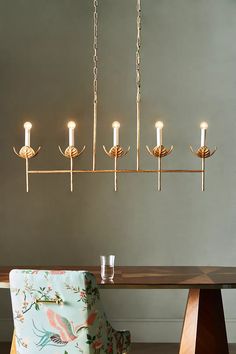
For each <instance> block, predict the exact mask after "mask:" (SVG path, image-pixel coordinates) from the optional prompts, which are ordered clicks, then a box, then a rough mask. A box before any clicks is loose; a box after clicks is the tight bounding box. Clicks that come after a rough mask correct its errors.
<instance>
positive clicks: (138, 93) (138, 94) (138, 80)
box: [136, 0, 141, 170]
mask: <svg viewBox="0 0 236 354" xmlns="http://www.w3.org/2000/svg"><path fill="white" fill-rule="evenodd" d="M140 48H141V0H137V41H136V90H137V91H136V114H137V157H136V160H137V162H136V165H137V166H136V168H137V170H139V168H140V108H141V107H140V106H141V73H140V61H141V56H140Z"/></svg>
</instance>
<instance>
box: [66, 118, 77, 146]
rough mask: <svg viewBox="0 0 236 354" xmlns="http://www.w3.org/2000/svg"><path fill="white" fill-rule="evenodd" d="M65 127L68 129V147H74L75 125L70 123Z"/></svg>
mask: <svg viewBox="0 0 236 354" xmlns="http://www.w3.org/2000/svg"><path fill="white" fill-rule="evenodd" d="M67 127H68V128H69V146H74V145H75V127H76V124H75V122H73V121H70V122H69V123H68V124H67Z"/></svg>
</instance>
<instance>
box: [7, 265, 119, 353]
mask: <svg viewBox="0 0 236 354" xmlns="http://www.w3.org/2000/svg"><path fill="white" fill-rule="evenodd" d="M10 290H11V299H12V308H13V317H14V326H15V334H16V349H17V353H19V354H23V353H24V354H25V353H28V354H36V353H43V354H80V353H81V354H91V353H117V351H116V349H115V346H113V340H114V336H113V329H112V327H111V325H110V324H109V322H108V321H107V318H106V315H105V313H104V311H103V309H102V305H101V301H100V296H99V290H98V287H97V285H96V280H95V277H94V276H93V274H91V273H89V272H87V271H46V270H45V271H42V270H40V271H39V270H27V269H25V270H17V269H14V270H12V271H11V273H10Z"/></svg>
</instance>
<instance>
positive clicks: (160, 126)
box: [155, 121, 164, 146]
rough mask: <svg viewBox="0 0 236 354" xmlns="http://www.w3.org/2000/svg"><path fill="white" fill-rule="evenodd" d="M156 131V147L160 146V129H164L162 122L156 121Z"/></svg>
mask: <svg viewBox="0 0 236 354" xmlns="http://www.w3.org/2000/svg"><path fill="white" fill-rule="evenodd" d="M155 127H156V130H157V146H161V145H162V129H163V127H164V124H163V122H161V121H158V122H156V124H155Z"/></svg>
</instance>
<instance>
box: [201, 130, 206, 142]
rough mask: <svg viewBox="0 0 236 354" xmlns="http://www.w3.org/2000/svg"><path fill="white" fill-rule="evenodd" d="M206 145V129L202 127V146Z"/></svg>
mask: <svg viewBox="0 0 236 354" xmlns="http://www.w3.org/2000/svg"><path fill="white" fill-rule="evenodd" d="M205 145H206V129H204V128H201V147H202V146H205Z"/></svg>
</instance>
